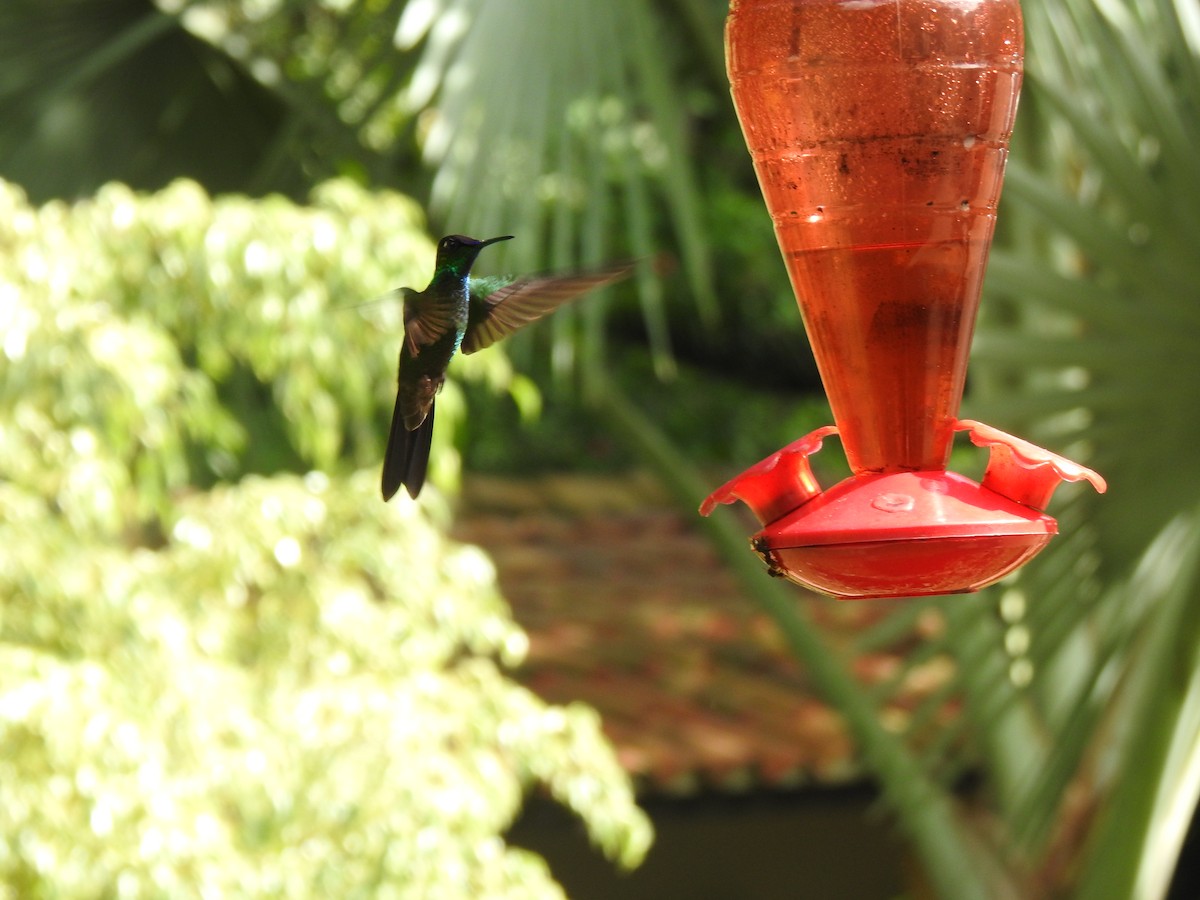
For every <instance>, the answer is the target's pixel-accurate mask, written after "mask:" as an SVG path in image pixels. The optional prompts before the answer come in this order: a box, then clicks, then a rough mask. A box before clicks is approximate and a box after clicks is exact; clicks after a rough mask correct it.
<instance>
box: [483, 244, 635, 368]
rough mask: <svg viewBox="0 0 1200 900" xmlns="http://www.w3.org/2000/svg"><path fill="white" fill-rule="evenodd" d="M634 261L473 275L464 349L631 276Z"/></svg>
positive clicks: (487, 342) (488, 343)
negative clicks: (562, 269)
mask: <svg viewBox="0 0 1200 900" xmlns="http://www.w3.org/2000/svg"><path fill="white" fill-rule="evenodd" d="M635 265H636V262H635V261H634V260H625V261H623V262H617V263H611V264H609V265H607V266H603V267H601V268H597V269H592V270H590V271H586V272H570V273H564V274H557V275H555V274H550V275H530V276H528V277H525V278H513V277H511V276H496V277H491V278H472V279H470V281H469V282H468V288H469V290H470V297H471V303H470V308H469V312H468V316H467V333H466V336H465V337H464V338H463V342H462V352H463V353H474V352H475V351H476V350H482V349H483V348H484V347H490V346H491V345H492V344H494V343H496V341H498V340H500V339H501V338H505V337H508V336H509V335H510V334H512V333H513V332H514V331H516V330H517V329H518V328H521V327H523V326H525V325H528V324H529V323H530V322H535V321H537V320H538V319H540V318H541V317H542V316H544V315H546V313H549V312H553V311H554V310H556V309H558V307H560V306H562V305H563V304H564V303H566V302H567V301H568V300H571V299H573V298H575V297H578V296H579V295H580V294H586V293H587V292H588V291H594V290H595V289H596V288H600V287H603V286H604V285H606V284H612V283H613V282H614V281H620V280H621V279H622V278H628V277H629V275H631V274H632V273H633V270H634V266H635Z"/></svg>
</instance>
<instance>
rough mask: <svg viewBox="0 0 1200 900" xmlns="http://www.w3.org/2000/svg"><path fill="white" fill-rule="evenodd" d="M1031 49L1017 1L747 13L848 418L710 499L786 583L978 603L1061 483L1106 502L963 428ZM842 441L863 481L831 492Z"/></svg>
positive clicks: (783, 207) (763, 172)
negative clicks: (823, 477) (975, 475)
mask: <svg viewBox="0 0 1200 900" xmlns="http://www.w3.org/2000/svg"><path fill="white" fill-rule="evenodd" d="M1022 54H1023V38H1022V26H1021V11H1020V7H1019V5H1018V2H1017V0H733V2H732V3H731V6H730V12H729V18H728V22H727V25H726V61H727V65H728V69H729V77H730V83H731V86H732V94H733V101H734V105H735V107H736V108H737V113H738V118H739V121H740V122H741V126H742V131H743V133H744V135H745V138H746V143H747V145H748V147H749V149H750V153H751V157H752V159H753V161H754V168H755V171H756V173H757V175H758V181H759V185H760V187H761V189H762V192H763V196H764V198H765V200H766V202H767V207H768V209H769V211H770V214H771V217H772V219H773V221H774V224H775V234H776V237H777V238H778V241H779V247H780V250H781V251H782V253H783V257H784V261H785V263H786V265H787V269H788V274H789V277H790V279H791V284H792V288H793V290H794V292H795V294H796V299H797V302H798V304H799V307H800V313H801V316H802V317H803V319H804V324H805V328H806V330H807V332H808V336H809V340H810V342H811V344H812V348H813V353H814V355H815V356H816V360H817V365H818V368H819V369H820V372H821V379H822V381H823V383H824V385H825V390H826V392H827V393H828V395H829V400H830V404H831V406H832V409H833V414H834V419H835V421H836V423H837V425H836V429H821V430H820V432H815V433H814V434H813V435H810V436H809V437H808V438H803V439H801V440H800V441H797V442H796V443H795V444H793V445H791V446H790V447H788V448H785V449H784V450H781V451H780V452H779V453H777V454H774V455H773V456H771V457H769V458H768V459H766V460H764V461H763V462H762V463H760V464H759V465H758V466H755V467H753V468H752V469H750V470H748V471H747V472H746V473H744V474H743V475H742V476H739V478H736V479H734V480H733V481H731V482H730V483H729V484H727V485H725V486H724V487H723V488H722V489H721V490H719V491H717V492H716V493H714V494H713V495H712V496H711V497H710V498H709V499H708V501H706V503H705V505H704V507H702V510H703V511H704V512H705V514H707V512H709V511H711V509H712V507H713V505H714V504H715V503H717V502H732V501H733V500H735V499H742V500H745V501H746V502H748V503H750V505H751V506H752V507H753V508H755V511H756V513H757V514H758V515H759V518H760V520H761V521H763V523H764V525H767V527H766V528H764V530H763V531H762V532H760V533H759V534H757V535H755V536H754V538H753V545H754V547H755V549H756V550H758V552H760V553H761V554H762V555H763V556H764V558H765V559H766V561H767V563H768V566H769V568H770V569H771V571H772V572H773V573H775V574H780V575H785V576H787V577H790V578H792V579H793V580H795V581H798V582H800V583H802V584H805V585H807V586H809V587H815V588H816V589H818V590H822V591H825V592H826V593H830V594H833V595H834V596H840V597H879V596H912V595H918V594H931V593H953V592H957V591H961V590H975V589H978V588H979V587H982V586H983V585H985V584H989V583H991V582H992V581H995V580H996V579H998V578H1000V577H1002V576H1003V575H1004V574H1007V573H1008V572H1010V571H1012V570H1013V569H1014V568H1016V567H1017V566H1019V565H1021V564H1023V563H1024V562H1025V561H1027V560H1028V559H1029V558H1031V557H1032V556H1033V554H1034V553H1036V552H1037V551H1038V550H1040V549H1041V548H1042V547H1043V546H1044V545H1045V543H1046V542H1047V541H1048V540H1049V538H1050V537H1051V536H1052V535H1053V534H1054V532H1055V530H1056V529H1055V524H1054V520H1053V519H1051V518H1050V517H1049V516H1046V515H1044V514H1043V513H1042V512H1041V510H1042V508H1043V507H1044V505H1045V503H1046V502H1048V501H1049V491H1052V490H1053V488H1052V487H1051V488H1049V491H1047V490H1045V489H1044V487H1043V481H1044V476H1045V474H1046V473H1047V472H1051V473H1053V474H1052V475H1051V480H1052V481H1053V483H1054V484H1057V483H1058V480H1061V479H1068V480H1078V479H1079V478H1087V479H1088V480H1090V481H1092V483H1093V484H1095V485H1096V486H1097V487H1098V488H1100V489H1103V480H1102V479H1100V477H1099V476H1098V475H1096V474H1095V473H1094V472H1091V471H1090V470H1087V469H1084V468H1083V467H1081V466H1077V465H1075V464H1074V463H1071V462H1069V461H1068V460H1063V459H1062V458H1061V457H1057V456H1055V455H1054V454H1051V453H1048V452H1047V451H1043V450H1040V449H1039V448H1036V447H1033V446H1032V445H1030V444H1027V443H1026V442H1024V441H1020V440H1019V439H1017V438H1011V437H1010V436H1008V435H1005V434H1003V432H999V431H997V430H995V429H992V428H990V427H988V426H983V425H980V426H978V429H976V428H974V427H973V426H974V425H975V424H977V423H960V422H959V420H958V418H957V415H958V408H959V404H960V402H961V399H962V392H963V385H964V382H965V378H966V370H967V355H968V351H969V349H970V343H971V336H972V333H973V331H974V325H975V314H976V310H977V309H978V306H979V297H980V289H981V286H982V282H983V275H984V270H985V267H986V263H987V254H988V248H989V246H990V244H991V239H992V233H993V231H994V228H995V221H996V205H997V203H998V201H999V198H1000V189H1001V184H1002V180H1003V175H1004V163H1005V159H1006V156H1007V152H1008V140H1009V135H1010V134H1011V131H1012V126H1013V119H1014V117H1015V114H1016V108H1017V97H1018V93H1019V90H1020V83H1021V68H1022ZM835 430H836V432H837V433H839V434H840V437H841V441H842V445H843V448H844V450H845V453H846V457H847V460H848V461H849V463H850V468H851V470H852V472H853V473H854V475H853V476H852V477H851V478H850V479H847V481H845V482H843V483H842V484H840V485H837V486H835V487H834V488H832V489H830V490H829V491H826V492H822V491H821V489H820V487H819V486H818V485H817V484H816V483H815V480H814V479H813V477H812V474H811V471H810V470H809V468H808V463H807V455H808V454H809V453H810V452H814V451H815V449H816V448H819V447H820V439H821V438H823V437H824V436H825V435H827V434H830V433H833V431H835ZM955 430H970V431H971V432H972V438H973V439H974V440H975V441H976V443H977V444H981V445H986V446H989V447H992V448H993V465H991V466H990V467H989V470H988V476H985V479H984V483H983V485H976V484H975V483H974V482H971V481H969V480H968V479H965V478H962V477H961V476H957V475H952V474H950V473H947V472H946V471H945V467H946V463H947V460H948V458H949V453H950V446H951V442H952V439H953V435H954V432H955ZM998 460H999V461H998ZM1014 461H1015V462H1014ZM893 476H898V477H899V478H900V480H899V481H897V480H896V478H895V477H893ZM1030 477H1032V478H1033V479H1034V480H1035V481H1036V482H1037V486H1036V488H1034V489H1032V490H1031V488H1030V487H1029V485H1028V484H1026V483H1025V481H1027V480H1028V478H1030ZM880 478H883V480H882V481H881V480H880ZM1010 481H1011V482H1012V484H1011V485H1010V484H1009V482H1010ZM1033 494H1036V495H1037V499H1038V500H1039V501H1040V502H1041V503H1042V506H1041V507H1037V506H1033V505H1030V502H1029V500H1030V496H1031V495H1033ZM1042 494H1045V496H1044V497H1042ZM999 501H1005V502H999ZM1001 511H1002V512H1001ZM785 521H786V527H785ZM931 541H933V542H934V543H930V542H931ZM938 541H948V542H949V543H946V544H945V546H944V552H943V553H940V554H939V551H938V550H937V546H938V545H937V542H938ZM914 542H920V545H919V546H918V545H917V543H914ZM972 543H974V545H975V550H974V551H973V550H972V549H971V545H972ZM975 551H978V552H975ZM976 557H978V559H976ZM968 570H969V571H968Z"/></svg>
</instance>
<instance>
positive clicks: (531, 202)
mask: <svg viewBox="0 0 1200 900" xmlns="http://www.w3.org/2000/svg"><path fill="white" fill-rule="evenodd" d="M426 6H432V7H435V8H436V15H435V16H434V17H433V18H430V19H429V20H428V22H427V25H428V28H427V30H425V31H424V32H422V29H421V27H420V26H421V24H423V23H420V22H413V21H412V20H411V19H410V21H409V22H407V23H405V22H402V23H401V33H402V34H403V35H404V38H405V40H406V41H416V40H418V39H420V40H423V45H422V48H423V49H422V55H421V60H420V63H419V64H418V66H417V68H416V71H415V73H414V77H413V81H412V89H411V91H410V103H411V105H412V106H413V107H422V108H425V112H424V113H423V114H422V115H423V119H422V120H423V121H424V122H425V123H426V125H427V127H426V128H425V129H424V131H423V134H424V138H423V146H424V153H425V158H426V161H427V162H428V163H429V164H430V165H431V166H433V168H434V170H435V176H434V181H433V188H432V191H431V207H432V211H433V213H434V215H436V216H437V217H438V218H440V219H441V220H443V221H445V222H447V223H451V222H452V223H453V227H454V228H455V229H456V230H463V231H478V232H480V233H484V232H489V229H492V230H494V229H495V228H496V227H498V225H499V221H500V220H501V219H503V221H504V222H505V223H507V224H505V226H504V227H505V229H509V230H513V231H515V232H517V233H518V234H522V235H525V236H528V237H529V238H530V240H527V241H525V242H524V246H523V247H518V246H514V247H512V248H511V251H509V252H511V253H512V254H513V256H514V257H516V259H517V260H518V261H519V263H520V265H522V266H526V267H528V266H534V265H537V264H538V263H539V262H540V261H541V260H543V259H544V258H546V256H547V254H548V253H549V252H552V253H553V256H554V258H555V261H556V263H559V264H562V263H564V262H567V261H570V262H577V261H583V262H596V261H598V260H601V259H603V258H606V257H610V256H613V255H615V254H616V253H617V252H618V251H617V248H614V247H610V246H609V245H608V244H609V240H610V239H611V238H610V236H609V235H610V229H609V226H610V224H611V223H616V222H620V223H622V225H623V230H624V232H625V238H624V243H625V244H626V246H625V247H623V248H621V250H620V252H622V253H629V254H633V255H645V254H649V253H652V252H655V251H658V250H661V249H663V248H662V247H660V246H656V243H657V241H658V240H659V235H661V234H663V233H664V232H668V231H669V233H671V234H672V235H673V236H674V241H675V242H676V243H677V245H678V249H679V253H680V255H681V257H682V259H683V262H684V265H685V271H686V273H687V276H688V281H689V285H690V287H691V291H692V294H693V297H694V298H695V302H696V304H697V309H698V311H699V314H700V315H701V316H702V317H704V318H706V319H708V320H710V321H711V320H712V318H713V316H715V314H716V302H715V298H714V296H713V294H712V288H711V278H710V271H709V265H710V264H709V260H708V251H707V239H706V235H705V234H704V232H703V227H702V224H701V216H700V202H699V191H698V190H697V187H696V179H695V175H694V173H693V171H692V166H691V162H690V152H689V147H688V145H687V137H686V127H685V120H684V117H683V109H682V104H681V98H680V97H679V96H678V92H677V91H676V90H675V88H674V86H673V85H674V80H673V78H672V72H671V68H670V67H671V54H670V43H669V41H668V40H667V39H666V38H665V37H664V35H663V34H662V33H661V27H660V23H659V22H658V20H657V17H656V12H655V8H654V7H653V6H652V5H650V4H646V3H641V2H636V0H615V2H612V3H589V4H562V3H557V2H553V0H530V2H527V3H522V4H520V5H518V6H514V5H512V4H508V3H503V2H497V0H437V2H435V3H433V4H423V5H422V9H423V10H424V8H425V7H426ZM414 17H415V13H414ZM434 85H438V87H437V88H436V90H434V89H433V87H432V86H434ZM660 210H664V211H665V212H660ZM447 227H449V225H448V226H447ZM489 233H490V232H489ZM564 256H567V257H569V260H568V259H564V258H563V257H564ZM510 265H511V263H510ZM515 267H516V266H514V268H515ZM639 286H640V289H641V301H642V310H643V317H644V319H645V322H646V327H647V332H648V334H649V336H650V340H651V344H652V346H653V348H654V349H655V351H656V356H657V359H658V361H659V363H660V365H661V366H666V367H668V368H667V369H666V370H669V363H668V362H667V361H668V360H669V349H670V348H669V341H668V338H667V329H666V319H665V313H664V311H663V308H662V298H661V293H660V291H659V290H657V289H656V287H655V286H654V283H653V281H652V280H650V279H643V280H642V281H641V282H640V284H639ZM567 327H569V326H568V325H559V326H558V328H559V329H560V330H561V329H563V328H567ZM589 330H590V329H589ZM666 370H664V371H666Z"/></svg>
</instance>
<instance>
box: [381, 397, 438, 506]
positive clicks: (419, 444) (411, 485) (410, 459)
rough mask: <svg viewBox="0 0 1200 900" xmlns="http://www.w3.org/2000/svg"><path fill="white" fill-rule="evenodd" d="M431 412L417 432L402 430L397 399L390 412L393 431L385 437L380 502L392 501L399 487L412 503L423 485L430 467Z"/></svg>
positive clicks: (402, 423)
mask: <svg viewBox="0 0 1200 900" xmlns="http://www.w3.org/2000/svg"><path fill="white" fill-rule="evenodd" d="M433 410H434V407H433V406H430V407H429V415H427V416H426V417H425V421H424V422H422V423H421V424H420V425H418V426H417V430H416V431H409V430H408V429H407V428H405V427H404V416H402V415H401V414H400V398H399V397H397V398H396V408H395V410H394V411H393V412H392V430H391V432H390V433H389V434H388V444H387V452H386V453H385V454H384V456H383V484H382V487H383V499H384V501H387V500H391V499H392V497H393V496H395V494H396V491H398V490H400V485H404V486H405V488H407V490H408V496H410V497H412V498H413V499H414V500H415V499H417V494H419V493H421V487H422V485H424V484H425V470H426V469H428V468H429V444H430V441H432V439H433Z"/></svg>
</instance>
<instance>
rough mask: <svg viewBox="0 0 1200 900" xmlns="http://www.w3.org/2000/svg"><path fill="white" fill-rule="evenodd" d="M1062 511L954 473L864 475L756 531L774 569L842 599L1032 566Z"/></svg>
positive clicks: (965, 585) (939, 589)
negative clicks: (1052, 512)
mask: <svg viewBox="0 0 1200 900" xmlns="http://www.w3.org/2000/svg"><path fill="white" fill-rule="evenodd" d="M1057 531H1058V528H1057V525H1056V524H1055V521H1054V519H1052V518H1051V517H1050V516H1047V515H1045V514H1044V513H1039V512H1036V511H1035V510H1032V509H1030V508H1029V507H1026V506H1021V505H1020V504H1018V503H1014V502H1012V501H1011V500H1008V499H1006V498H1004V497H1001V496H1000V495H999V494H997V493H996V492H995V491H991V490H989V489H987V488H985V487H983V486H982V485H979V484H976V483H975V482H973V481H971V480H970V479H969V478H964V477H962V476H961V475H956V474H954V473H952V472H898V473H894V474H890V475H860V476H852V477H850V478H847V479H846V480H845V481H843V482H841V483H840V484H837V485H835V486H834V487H832V488H830V489H829V490H828V491H826V492H825V493H823V494H821V495H819V496H818V497H816V498H815V499H813V500H811V501H810V502H808V503H806V504H805V505H803V506H801V507H800V508H799V509H797V510H795V511H794V512H792V513H790V514H789V515H786V516H784V517H783V518H781V519H778V520H776V521H775V522H772V523H771V524H770V525H769V526H767V527H766V528H764V529H763V530H762V531H760V532H758V533H757V534H756V535H754V536H753V537H752V538H751V545H752V546H753V547H754V549H755V550H756V551H757V552H758V553H759V554H760V555H761V556H762V557H763V559H764V560H765V561H766V563H767V568H768V569H769V571H770V572H771V573H772V574H775V575H780V576H783V577H786V578H789V579H790V580H792V581H795V582H797V583H799V584H802V585H805V586H806V587H811V588H813V589H815V590H818V591H820V592H822V593H825V594H830V595H832V596H834V597H838V598H842V599H864V600H865V599H870V598H878V597H917V596H922V595H926V594H955V593H960V592H964V591H977V590H979V589H980V588H982V587H986V586H987V585H989V584H992V583H993V582H995V581H998V580H999V579H1001V578H1003V577H1004V576H1005V575H1007V574H1008V573H1009V572H1012V571H1013V570H1015V569H1017V568H1019V567H1020V566H1022V565H1024V564H1025V563H1026V562H1028V561H1029V560H1030V559H1032V558H1033V556H1034V555H1035V554H1037V552H1038V551H1040V550H1041V549H1042V548H1043V547H1045V546H1046V544H1048V543H1049V542H1050V538H1051V537H1053V536H1054V534H1055V533H1056V532H1057Z"/></svg>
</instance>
